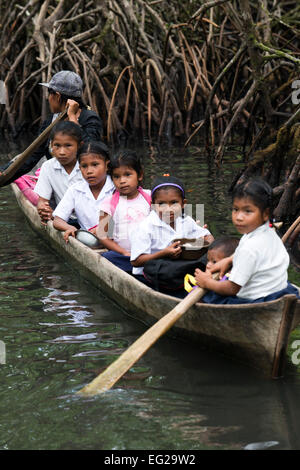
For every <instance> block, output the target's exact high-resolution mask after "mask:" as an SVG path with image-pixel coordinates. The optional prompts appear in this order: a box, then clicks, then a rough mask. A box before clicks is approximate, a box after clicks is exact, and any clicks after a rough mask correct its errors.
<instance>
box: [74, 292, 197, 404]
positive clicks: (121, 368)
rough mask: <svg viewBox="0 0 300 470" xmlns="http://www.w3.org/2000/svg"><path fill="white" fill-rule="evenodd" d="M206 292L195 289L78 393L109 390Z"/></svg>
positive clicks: (86, 393) (94, 393)
mask: <svg viewBox="0 0 300 470" xmlns="http://www.w3.org/2000/svg"><path fill="white" fill-rule="evenodd" d="M204 294H205V290H204V289H201V288H200V287H197V288H196V289H193V290H192V291H191V292H190V294H189V295H187V296H186V297H185V298H184V299H183V300H182V301H181V302H179V303H178V304H177V305H176V307H175V308H173V310H171V311H170V312H169V313H167V314H166V315H165V316H163V317H162V318H161V319H160V320H158V321H157V322H156V323H155V324H154V325H153V326H151V328H149V329H148V330H147V331H146V332H145V333H144V334H143V335H142V336H141V337H140V338H138V339H137V340H136V341H135V342H134V343H133V344H132V345H131V346H130V347H129V348H128V349H127V350H126V351H125V352H124V353H123V354H121V356H120V357H119V358H118V359H117V360H116V361H115V362H113V363H112V364H111V365H110V366H108V368H107V369H106V370H105V371H104V372H102V373H101V374H100V375H98V377H96V378H95V379H94V380H93V381H92V382H91V383H89V384H88V385H86V386H85V387H83V388H82V389H81V390H79V392H77V393H78V394H84V395H90V396H91V395H96V394H98V393H103V392H106V391H107V390H109V389H110V388H111V387H112V386H113V385H114V384H115V383H116V382H117V381H118V380H119V379H120V378H121V377H122V376H123V375H124V374H125V372H127V371H128V370H129V369H130V368H131V367H132V366H133V365H134V364H135V363H136V362H137V361H138V360H139V359H140V358H141V357H142V356H143V354H145V352H146V351H148V349H149V348H150V347H151V346H152V345H153V344H154V343H155V342H156V341H157V340H158V339H159V338H160V337H161V336H162V335H163V334H164V333H166V332H167V331H168V330H169V329H170V328H171V327H172V326H173V325H174V323H175V322H176V321H177V320H178V319H179V318H180V317H181V316H182V315H183V314H184V313H185V312H186V311H187V310H188V309H189V308H190V307H191V306H192V305H194V304H195V303H196V302H197V301H198V300H199V299H200V298H201V297H202V296H203V295H204Z"/></svg>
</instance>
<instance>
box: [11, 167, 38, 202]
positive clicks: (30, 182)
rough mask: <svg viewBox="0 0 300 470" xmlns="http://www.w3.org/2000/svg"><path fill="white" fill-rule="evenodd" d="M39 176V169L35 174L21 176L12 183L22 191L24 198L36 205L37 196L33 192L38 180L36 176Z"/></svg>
mask: <svg viewBox="0 0 300 470" xmlns="http://www.w3.org/2000/svg"><path fill="white" fill-rule="evenodd" d="M39 174H40V169H38V170H37V171H36V172H35V175H36V176H35V175H23V176H20V178H18V179H16V180H15V181H14V183H16V185H17V186H18V188H19V189H20V190H21V191H22V193H23V194H24V196H25V197H26V198H27V199H28V200H29V201H30V202H31V204H33V205H34V206H36V205H37V203H38V200H39V195H38V194H37V193H35V192H34V188H35V185H36V182H37V180H38V175H39Z"/></svg>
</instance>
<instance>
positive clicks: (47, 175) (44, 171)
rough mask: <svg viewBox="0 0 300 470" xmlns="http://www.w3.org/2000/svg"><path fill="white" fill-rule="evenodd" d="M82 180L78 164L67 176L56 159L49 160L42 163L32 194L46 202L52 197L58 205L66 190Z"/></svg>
mask: <svg viewBox="0 0 300 470" xmlns="http://www.w3.org/2000/svg"><path fill="white" fill-rule="evenodd" d="M82 180H83V177H82V174H81V171H80V168H79V163H78V162H76V164H75V166H74V168H73V170H72V171H71V173H70V174H68V173H67V172H66V170H65V168H64V167H63V166H62V165H61V164H60V163H59V161H58V160H57V159H56V158H51V159H50V160H47V161H46V162H44V163H43V165H42V168H41V172H40V175H39V179H38V181H37V183H36V186H35V188H34V192H35V193H37V194H38V195H39V196H40V197H42V198H44V199H48V200H50V199H51V196H52V195H53V196H54V198H55V202H56V204H58V203H59V201H60V200H61V199H62V198H63V196H64V194H65V192H66V191H67V189H68V188H69V187H70V186H71V185H72V184H74V183H76V182H77V181H82Z"/></svg>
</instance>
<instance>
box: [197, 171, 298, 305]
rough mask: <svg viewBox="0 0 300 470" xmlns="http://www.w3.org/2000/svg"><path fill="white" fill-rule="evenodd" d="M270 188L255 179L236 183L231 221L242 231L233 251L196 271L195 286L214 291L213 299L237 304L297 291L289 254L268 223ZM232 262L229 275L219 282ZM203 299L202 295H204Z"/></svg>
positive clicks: (269, 298)
mask: <svg viewBox="0 0 300 470" xmlns="http://www.w3.org/2000/svg"><path fill="white" fill-rule="evenodd" d="M271 212H272V188H271V187H270V186H269V185H268V184H267V183H266V182H265V181H262V180H258V179H254V180H250V181H248V182H244V183H241V184H240V185H238V186H237V187H236V188H235V190H234V192H233V206H232V222H233V224H234V225H235V227H236V229H237V230H238V232H239V233H241V234H242V235H243V237H242V238H241V240H240V242H239V245H238V247H237V249H236V251H235V253H234V255H232V256H229V257H226V258H224V259H223V260H221V261H219V262H218V263H216V264H214V266H212V267H211V268H210V273H209V272H205V273H204V272H202V271H200V270H199V269H197V270H196V271H195V278H196V282H197V284H198V286H200V287H202V288H204V289H209V290H210V291H213V292H214V293H215V294H216V295H215V297H214V299H213V302H212V301H211V299H210V301H209V303H218V304H240V303H252V302H265V301H268V300H273V299H276V298H278V297H281V296H283V295H285V294H296V295H298V291H297V289H296V288H294V287H293V286H292V285H291V284H290V283H288V280H287V278H288V274H287V269H288V266H289V255H288V253H287V251H286V249H285V247H284V245H283V243H282V241H281V240H280V238H279V236H278V235H277V234H276V232H275V231H274V230H273V229H272V228H271V227H270V224H269V219H270V217H271ZM231 266H232V269H231V272H230V275H229V279H228V280H225V281H222V282H219V281H217V280H214V279H212V278H211V273H213V272H217V271H220V277H222V276H223V275H224V274H225V273H226V272H227V271H228V270H229V269H230V268H231ZM203 301H204V302H205V298H204V299H203Z"/></svg>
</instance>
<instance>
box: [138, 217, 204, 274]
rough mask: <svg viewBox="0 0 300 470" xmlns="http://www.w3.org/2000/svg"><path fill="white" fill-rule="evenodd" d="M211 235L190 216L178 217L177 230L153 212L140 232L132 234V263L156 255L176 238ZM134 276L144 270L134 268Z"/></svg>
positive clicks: (144, 222)
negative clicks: (146, 256)
mask: <svg viewBox="0 0 300 470" xmlns="http://www.w3.org/2000/svg"><path fill="white" fill-rule="evenodd" d="M206 235H210V232H209V231H208V230H207V229H206V228H203V227H200V226H199V225H198V224H197V223H196V222H195V221H194V219H192V217H190V216H185V217H177V219H176V220H175V229H173V228H172V227H171V225H169V224H167V223H166V222H164V221H163V220H161V219H160V218H159V216H158V215H157V213H156V212H155V211H154V210H152V211H151V212H150V214H149V215H148V217H147V218H146V219H145V220H143V222H141V224H140V225H139V227H138V230H136V231H135V232H132V234H131V237H130V240H131V256H130V259H131V261H134V260H136V259H137V258H138V257H139V256H140V255H142V254H147V255H150V254H152V253H156V252H157V251H160V250H163V249H164V248H166V247H167V246H169V245H170V244H171V243H172V241H173V240H174V239H175V238H200V237H205V236H206ZM132 273H133V274H143V268H142V267H139V268H133V270H132Z"/></svg>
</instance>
